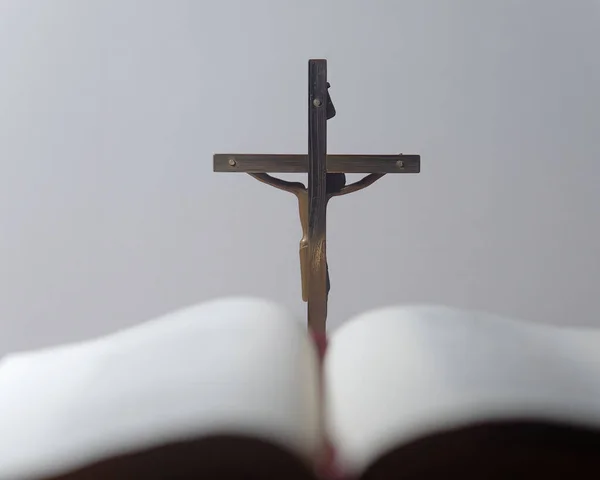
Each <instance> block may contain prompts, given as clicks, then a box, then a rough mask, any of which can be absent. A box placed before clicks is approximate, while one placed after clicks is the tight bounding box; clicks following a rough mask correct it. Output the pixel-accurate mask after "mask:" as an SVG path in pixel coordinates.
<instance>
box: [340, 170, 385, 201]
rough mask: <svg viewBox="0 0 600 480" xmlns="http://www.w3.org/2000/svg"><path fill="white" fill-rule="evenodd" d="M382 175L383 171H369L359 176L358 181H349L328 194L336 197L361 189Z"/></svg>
mask: <svg viewBox="0 0 600 480" xmlns="http://www.w3.org/2000/svg"><path fill="white" fill-rule="evenodd" d="M384 175H385V173H371V174H369V175H367V176H365V177H363V178H361V179H360V180H359V181H358V182H354V183H351V184H350V185H346V186H345V187H342V188H341V189H340V190H338V191H336V192H332V193H330V195H329V196H331V197H338V196H340V195H347V194H348V193H353V192H358V191H359V190H362V189H363V188H366V187H368V186H369V185H372V184H373V183H375V182H376V181H377V180H379V179H380V178H381V177H383V176H384Z"/></svg>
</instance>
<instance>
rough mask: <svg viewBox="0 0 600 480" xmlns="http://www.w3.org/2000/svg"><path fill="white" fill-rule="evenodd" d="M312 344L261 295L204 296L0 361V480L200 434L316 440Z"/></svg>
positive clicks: (300, 443)
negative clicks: (80, 339)
mask: <svg viewBox="0 0 600 480" xmlns="http://www.w3.org/2000/svg"><path fill="white" fill-rule="evenodd" d="M317 372H318V365H317V356H316V351H315V348H314V346H313V345H312V343H311V342H310V340H309V338H308V336H307V335H306V332H305V329H304V328H303V326H302V324H301V323H300V322H299V321H297V319H295V318H293V317H291V316H290V314H288V313H287V312H286V311H285V310H284V309H282V308H280V307H278V306H277V305H274V304H272V303H270V302H266V301H262V300H254V299H244V298H232V299H223V300H216V301H213V302H208V303H206V304H203V305H199V306H196V307H191V308H188V309H184V310H181V311H179V312H176V313H173V314H170V315H166V316H164V317H162V318H160V319H158V320H154V321H151V322H147V323H144V324H142V325H140V326H138V327H135V328H132V329H128V330H125V331H122V332H119V333H116V334H114V335H111V336H108V337H104V338H101V339H98V340H93V341H89V342H85V343H81V344H76V345H70V346H63V347H58V348H53V349H47V350H44V351H39V352H33V353H24V354H17V355H13V356H9V357H7V358H5V359H4V360H3V361H2V362H0V479H10V480H19V479H29V478H35V477H36V476H40V475H42V474H43V475H45V476H46V475H50V474H56V473H61V472H62V471H65V470H69V469H72V468H75V467H78V466H80V465H84V464H87V463H89V462H92V461H95V460H99V459H103V458H106V457H109V456H112V455H115V454H121V453H127V452H129V451H138V450H140V449H143V448H149V447H152V446H155V445H160V444H163V443H166V442H170V441H178V440H186V439H190V438H195V437H199V436H203V435H206V434H211V433H215V434H219V433H223V434H242V435H250V436H254V437H258V438H260V439H263V440H268V441H273V442H274V443H276V444H278V445H279V446H282V447H285V448H287V449H290V450H292V451H294V452H295V453H297V454H298V455H299V456H301V457H302V458H304V459H306V460H310V459H311V458H312V457H313V455H314V454H315V451H317V450H318V449H319V448H320V446H321V432H320V426H319V424H320V414H319V406H318V403H319V393H318V376H317V375H318V373H317Z"/></svg>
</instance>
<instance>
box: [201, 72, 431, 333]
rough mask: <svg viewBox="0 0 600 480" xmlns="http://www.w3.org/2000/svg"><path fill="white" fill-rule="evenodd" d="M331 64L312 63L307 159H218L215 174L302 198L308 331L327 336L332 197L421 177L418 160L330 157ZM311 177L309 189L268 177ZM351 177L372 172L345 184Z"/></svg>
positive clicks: (219, 156) (245, 156) (229, 156)
mask: <svg viewBox="0 0 600 480" xmlns="http://www.w3.org/2000/svg"><path fill="white" fill-rule="evenodd" d="M328 88H329V83H328V82H327V61H326V60H309V62H308V155H260V154H256V155H254V154H250V155H248V154H216V155H214V158H213V162H214V171H215V172H245V173H249V174H250V175H252V176H253V177H254V178H256V179H257V180H259V181H261V182H263V183H266V184H269V185H271V186H273V187H276V188H279V189H281V190H285V191H288V192H291V193H293V194H294V195H296V197H298V206H299V211H300V222H301V225H302V239H301V241H300V271H301V278H302V299H303V300H304V301H305V302H308V327H309V328H310V329H311V330H312V331H314V332H315V333H324V332H325V327H326V320H327V300H328V296H329V272H328V267H327V260H326V213H327V203H328V202H329V200H330V199H331V198H332V197H335V196H340V195H345V194H348V193H352V192H356V191H358V190H361V189H363V188H365V187H367V186H369V185H371V184H372V183H373V182H375V181H376V180H378V179H379V178H381V177H382V176H383V175H385V174H386V173H419V171H420V169H421V157H420V156H419V155H404V154H399V155H327V120H328V119H330V118H332V117H333V116H334V115H335V108H334V107H333V103H332V102H331V98H330V96H329V91H328ZM290 172H293V173H308V188H306V187H305V186H304V184H303V183H299V182H288V181H285V180H281V179H279V178H275V177H272V176H271V175H269V173H290ZM346 173H368V175H367V176H365V177H364V178H363V179H361V180H359V181H358V182H355V183H352V184H350V185H346V176H345V174H346Z"/></svg>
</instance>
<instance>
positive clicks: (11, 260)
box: [0, 0, 600, 353]
mask: <svg viewBox="0 0 600 480" xmlns="http://www.w3.org/2000/svg"><path fill="white" fill-rule="evenodd" d="M599 27H600V3H599V2H598V1H596V0H575V1H567V0H565V1H549V0H537V1H534V0H529V1H525V0H523V1H506V0H503V1H500V0H498V1H482V0H461V1H457V0H455V1H443V0H439V1H434V0H412V1H392V0H389V1H374V0H369V1H348V0H346V1H341V0H339V1H322V0H321V1H316V0H315V1H306V0H302V1H285V2H284V1H265V0H261V1H258V0H253V1H225V0H220V1H218V2H217V1H214V2H213V1H211V2H208V1H207V2H201V1H183V0H178V1H174V0H168V1H167V0H164V1H141V0H139V1H132V0H111V1H108V0H93V1H92V0H88V1H85V2H83V1H79V0H72V1H66V0H52V1H51V0H47V1H34V0H27V1H25V0H1V1H0V72H2V74H1V77H0V106H1V108H0V232H1V235H0V353H2V352H6V351H9V350H16V349H23V348H32V347H39V346H42V345H49V344H54V343H57V342H64V341H70V340H76V339H82V338H87V337H91V336H94V335H98V334H102V333H107V332H110V331H113V330H115V329H116V328H120V327H123V326H126V325H131V324H135V323H137V322H140V321H143V320H145V319H147V318H150V317H153V316H156V315H159V314H162V313H165V312H168V311H170V310H172V309H176V308H179V307H182V306H185V305H188V304H191V303H195V302H199V301H203V300H206V299H210V298H214V297H216V296H221V295H227V294H240V293H242V294H254V295H260V296H264V297H269V298H273V299H276V300H278V301H280V302H281V303H283V304H285V305H287V306H288V307H289V308H290V309H292V310H293V311H294V312H296V313H297V314H298V316H299V317H301V316H303V315H304V308H305V307H304V304H302V302H301V300H300V297H299V296H300V283H299V266H298V241H299V239H300V227H299V224H298V218H297V207H296V200H295V198H294V197H293V196H291V195H289V194H286V193H284V192H280V191H277V190H274V189H271V188H268V187H267V186H265V185H262V184H260V183H258V182H256V181H255V180H253V179H251V178H250V177H248V176H244V175H228V174H213V173H212V172H211V169H212V154H213V153H214V152H246V153H250V152H256V153H302V152H305V151H306V148H307V138H306V122H307V121H306V90H307V60H308V59H309V58H319V57H324V58H327V59H328V60H329V79H330V81H331V82H332V85H333V86H332V90H331V92H332V96H333V98H334V101H335V103H336V106H337V109H338V116H337V117H336V118H335V119H334V120H332V121H331V122H330V123H329V151H330V152H331V153H398V152H404V153H420V154H421V155H422V162H423V165H422V173H421V174H420V175H414V176H399V175H397V176H388V177H385V178H384V179H382V180H381V181H380V182H378V183H377V184H376V185H375V186H373V187H371V188H370V189H368V190H365V191H363V192H360V193H356V194H354V195H352V196H349V197H344V198H340V199H336V200H335V201H333V203H332V204H331V206H330V214H329V222H328V228H329V244H328V247H329V262H330V268H331V275H332V283H333V289H332V292H331V298H330V325H331V326H332V327H336V326H338V325H339V324H340V323H342V322H343V321H344V320H345V319H347V318H348V317H349V316H351V315H353V314H356V313H359V312H361V311H364V310H367V309H370V308H373V307H376V306H381V305H385V304H393V303H415V302H417V303H420V302H435V303H443V304H449V305H455V306H459V307H467V308H476V309H483V310H488V311H493V312H498V313H502V314H506V315H510V316H516V317H521V318H526V319H529V320H532V321H537V322H548V323H560V324H597V323H598V322H599V321H600V320H599V318H600V317H599V314H600V295H599V293H600V292H599V290H598V286H599V282H600V260H599V256H598V253H599V249H600V228H599V222H600V215H599V211H598V205H600V189H599V188H598V181H599V180H600V162H599V157H600V155H599V154H600V140H599V138H598V137H599V133H600V128H599V126H600V108H599V107H600V93H599V85H600V55H599V54H598V46H599V45H600V28H599ZM352 179H354V178H352Z"/></svg>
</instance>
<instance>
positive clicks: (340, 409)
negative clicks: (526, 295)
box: [325, 306, 600, 475]
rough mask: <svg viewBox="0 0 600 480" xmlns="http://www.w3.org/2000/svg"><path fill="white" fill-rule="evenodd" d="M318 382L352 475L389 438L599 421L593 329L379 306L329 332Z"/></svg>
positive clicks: (393, 442) (598, 340) (598, 338)
mask: <svg viewBox="0 0 600 480" xmlns="http://www.w3.org/2000/svg"><path fill="white" fill-rule="evenodd" d="M325 388H326V399H327V400H326V415H327V426H328V430H329V434H330V436H331V438H332V440H333V442H334V444H335V445H336V448H337V453H338V461H339V463H340V465H341V467H342V469H344V470H346V471H347V472H348V473H351V474H355V475H359V474H360V473H361V472H362V471H364V469H365V468H366V467H367V466H368V465H369V464H370V463H371V462H373V461H374V460H376V459H377V458H378V457H379V456H380V455H382V454H385V453H387V452H388V450H390V449H391V448H393V447H397V446H400V445H402V444H403V443H406V442H409V441H412V440H415V439H417V438H420V437H422V436H425V435H427V434H431V433H436V432H440V431H443V430H445V429H448V428H453V427H461V426H464V425H468V424H470V423H473V422H477V421H482V420H484V421H487V420H502V419H511V418H515V417H528V418H533V419H539V420H552V421H564V422H570V423H573V424H578V423H579V424H585V425H587V426H600V331H598V330H595V329H589V328H579V329H578V328H561V327H556V326H544V325H537V324H530V323H524V322H517V321H513V320H508V319H504V318H500V317H497V316H493V315H486V314H482V313H474V312H463V311H460V310H455V309H450V308H443V307H427V306H424V307H392V308H386V309H381V310H378V311H373V312H370V313H366V314H364V315H361V316H359V317H357V318H356V319H354V320H351V321H349V322H348V323H347V324H346V325H344V326H343V327H341V328H340V329H339V330H338V331H337V332H335V333H334V335H333V337H332V339H331V341H330V345H329V350H328V352H327V358H326V363H325Z"/></svg>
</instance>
